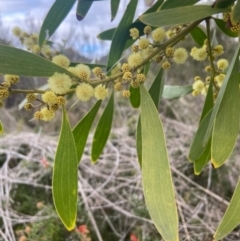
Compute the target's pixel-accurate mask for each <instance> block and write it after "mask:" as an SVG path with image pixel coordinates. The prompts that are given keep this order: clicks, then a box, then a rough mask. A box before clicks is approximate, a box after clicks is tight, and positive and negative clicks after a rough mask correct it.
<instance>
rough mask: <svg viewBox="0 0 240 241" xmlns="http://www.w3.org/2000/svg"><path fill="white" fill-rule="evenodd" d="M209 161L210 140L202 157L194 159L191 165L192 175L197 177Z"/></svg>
mask: <svg viewBox="0 0 240 241" xmlns="http://www.w3.org/2000/svg"><path fill="white" fill-rule="evenodd" d="M210 159H211V139H209V141H208V143H207V145H206V147H205V149H204V151H203V153H202V155H201V156H200V157H199V158H198V159H196V160H195V161H194V163H193V165H194V174H195V175H199V174H200V173H201V172H202V170H203V168H204V167H205V166H206V165H207V163H208V162H209V160H210Z"/></svg>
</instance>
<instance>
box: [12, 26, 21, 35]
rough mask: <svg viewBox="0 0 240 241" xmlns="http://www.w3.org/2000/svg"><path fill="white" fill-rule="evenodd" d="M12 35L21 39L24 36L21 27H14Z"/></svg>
mask: <svg viewBox="0 0 240 241" xmlns="http://www.w3.org/2000/svg"><path fill="white" fill-rule="evenodd" d="M12 33H13V35H14V36H16V37H21V36H22V30H21V29H20V28H19V27H14V28H13V29H12Z"/></svg>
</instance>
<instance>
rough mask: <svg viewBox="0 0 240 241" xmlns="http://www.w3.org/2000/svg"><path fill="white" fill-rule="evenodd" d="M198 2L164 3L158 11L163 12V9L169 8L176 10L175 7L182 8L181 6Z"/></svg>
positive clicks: (185, 0)
mask: <svg viewBox="0 0 240 241" xmlns="http://www.w3.org/2000/svg"><path fill="white" fill-rule="evenodd" d="M199 1H200V0H184V1H179V0H170V1H166V2H164V3H163V5H162V6H161V8H160V9H161V10H164V9H170V8H176V7H183V6H188V5H193V4H195V3H197V2H199Z"/></svg>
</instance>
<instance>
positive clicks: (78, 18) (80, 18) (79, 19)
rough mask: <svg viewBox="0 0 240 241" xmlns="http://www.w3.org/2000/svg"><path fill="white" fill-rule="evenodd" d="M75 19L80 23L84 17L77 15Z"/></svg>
mask: <svg viewBox="0 0 240 241" xmlns="http://www.w3.org/2000/svg"><path fill="white" fill-rule="evenodd" d="M76 18H77V20H78V21H82V20H83V19H84V17H83V16H81V15H79V14H76Z"/></svg>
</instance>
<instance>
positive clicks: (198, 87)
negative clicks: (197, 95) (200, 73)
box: [192, 80, 204, 92]
mask: <svg viewBox="0 0 240 241" xmlns="http://www.w3.org/2000/svg"><path fill="white" fill-rule="evenodd" d="M192 88H193V90H194V91H197V92H201V91H202V90H203V89H204V83H203V81H202V80H197V81H195V82H194V83H193V85H192Z"/></svg>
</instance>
